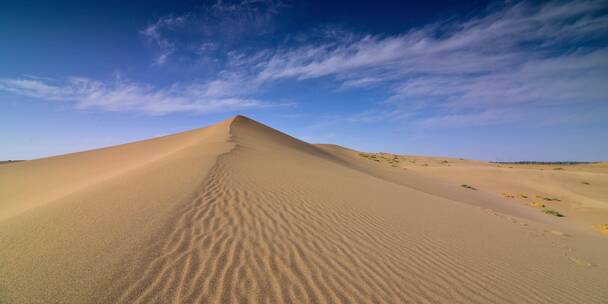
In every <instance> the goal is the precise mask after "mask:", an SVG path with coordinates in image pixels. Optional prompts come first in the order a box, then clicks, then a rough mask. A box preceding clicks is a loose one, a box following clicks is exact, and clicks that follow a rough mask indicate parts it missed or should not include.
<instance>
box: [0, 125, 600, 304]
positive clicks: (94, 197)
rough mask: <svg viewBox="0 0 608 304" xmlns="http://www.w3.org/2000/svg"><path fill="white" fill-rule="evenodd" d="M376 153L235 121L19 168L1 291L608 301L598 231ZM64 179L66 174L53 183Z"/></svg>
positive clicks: (60, 297) (9, 201)
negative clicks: (361, 155)
mask: <svg viewBox="0 0 608 304" xmlns="http://www.w3.org/2000/svg"><path fill="white" fill-rule="evenodd" d="M139 149H141V151H140V150H139ZM121 151H130V152H129V153H132V154H131V155H130V156H124V155H122V153H121ZM150 151H153V152H150ZM112 153H114V154H112ZM125 153H126V152H125ZM118 155H121V156H118ZM120 157H123V158H120ZM119 159H120V161H119ZM365 161H366V160H363V161H361V160H360V159H358V158H357V157H355V156H353V155H351V154H349V152H348V151H346V150H342V149H338V148H335V147H329V146H314V145H310V144H307V143H305V142H302V141H299V140H297V139H295V138H292V137H290V136H287V135H285V134H283V133H280V132H278V131H276V130H273V129H271V128H269V127H266V126H264V125H262V124H259V123H257V122H255V121H252V120H250V119H248V118H245V117H242V116H237V117H235V118H232V119H230V120H227V121H225V122H222V123H220V124H217V125H215V126H212V127H209V128H204V129H199V130H194V131H190V132H186V133H181V134H177V135H172V136H168V137H164V138H159V139H153V140H151V141H145V142H139V143H134V144H129V145H124V146H117V147H112V148H107V149H101V150H95V151H89V152H83V153H77V154H72V155H66V156H61V157H57V158H48V159H42V160H35V161H28V162H24V163H18V164H9V165H4V166H2V167H0V183H2V184H1V185H2V187H3V188H0V195H1V197H0V198H2V200H1V201H0V204H2V205H0V214H1V215H3V216H2V217H1V218H2V220H0V246H1V247H2V248H3V250H2V251H0V272H1V273H2V276H0V302H2V301H4V302H8V303H49V302H63V303H85V302H95V303H236V302H239V303H241V302H243V303H408V302H415V303H437V302H444V303H602V302H603V301H604V300H605V299H606V298H607V297H608V292H607V290H606V288H605V279H604V278H605V277H606V275H607V274H608V272H607V271H606V267H608V259H607V258H606V254H605V253H606V252H608V246H607V242H606V241H605V239H603V238H602V237H601V236H598V235H594V234H590V233H585V232H581V231H579V230H577V229H576V228H575V227H570V226H568V225H567V224H564V223H563V222H559V221H557V220H553V219H547V217H539V216H538V214H536V213H532V212H529V209H526V208H516V207H513V208H505V207H501V205H500V201H498V200H496V199H495V198H493V197H491V196H488V195H485V194H483V193H481V194H479V193H475V194H472V193H470V191H469V192H467V191H468V190H466V189H462V188H460V187H457V186H454V185H452V184H450V183H446V182H443V181H441V180H440V179H437V178H433V177H429V176H424V175H421V174H416V173H414V172H408V171H405V170H400V171H399V170H397V169H393V168H385V167H382V166H370V165H368V164H367V163H365ZM37 162H38V163H37ZM92 164H96V165H94V166H93V168H94V169H90V170H92V171H89V169H87V166H92ZM64 171H65V172H64ZM53 176H60V177H61V178H60V179H57V180H54V181H52V184H47V183H46V182H45V179H51V178H53ZM13 177H17V178H13ZM28 181H29V182H28ZM49 183H51V182H49ZM6 185H9V186H11V185H16V186H15V188H13V187H9V186H6ZM17 186H18V187H17ZM30 187H38V188H37V189H41V190H40V191H27V189H34V188H30ZM27 192H35V193H33V194H29V193H27ZM45 193H52V195H51V194H49V195H47V194H45ZM47 197H48V198H49V199H45V198H47ZM501 208H502V209H501ZM537 213H538V212H537Z"/></svg>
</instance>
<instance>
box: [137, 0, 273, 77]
mask: <svg viewBox="0 0 608 304" xmlns="http://www.w3.org/2000/svg"><path fill="white" fill-rule="evenodd" d="M284 6H285V5H284V4H283V3H282V2H280V1H275V0H238V1H226V0H218V1H216V2H215V3H213V4H211V5H206V6H201V7H200V10H198V11H196V12H189V13H186V14H183V15H178V16H174V15H170V16H165V17H161V18H158V19H157V20H156V21H155V22H154V23H151V24H149V25H147V26H146V27H145V28H143V29H142V30H141V31H140V33H141V35H142V36H144V37H145V38H146V40H148V41H149V42H151V43H152V44H153V45H154V46H155V48H156V51H157V54H156V57H155V59H154V63H155V64H157V65H163V64H165V63H166V62H167V61H168V60H169V59H170V58H171V57H172V56H178V55H179V53H180V52H183V53H189V52H191V53H194V54H196V55H198V56H208V55H210V54H212V55H213V54H214V53H213V52H214V51H218V50H221V49H223V48H230V47H232V46H233V45H234V44H235V43H238V42H240V41H241V40H243V39H248V38H250V37H258V36H262V35H265V34H268V33H271V32H272V31H273V29H274V26H273V25H274V19H275V16H276V15H277V14H278V13H279V10H280V9H281V8H282V7H284ZM176 34H178V35H176ZM184 37H187V39H184ZM215 55H219V54H217V53H216V54H215Z"/></svg>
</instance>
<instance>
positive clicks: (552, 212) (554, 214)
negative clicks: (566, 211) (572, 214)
mask: <svg viewBox="0 0 608 304" xmlns="http://www.w3.org/2000/svg"><path fill="white" fill-rule="evenodd" d="M543 212H544V213H546V214H550V215H553V216H557V217H564V216H565V215H563V214H561V213H559V212H558V211H557V210H554V209H550V208H545V209H543Z"/></svg>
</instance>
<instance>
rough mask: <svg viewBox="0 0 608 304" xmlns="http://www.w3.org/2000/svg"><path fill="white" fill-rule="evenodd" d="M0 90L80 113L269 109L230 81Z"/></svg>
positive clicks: (74, 80) (29, 85)
mask: <svg viewBox="0 0 608 304" xmlns="http://www.w3.org/2000/svg"><path fill="white" fill-rule="evenodd" d="M0 90H2V91H7V92H10V93H13V94H18V95H23V96H30V97H35V98H41V99H46V100H55V101H63V102H70V103H74V105H75V106H76V107H77V108H79V109H100V110H104V111H115V112H119V111H120V112H122V111H133V112H141V113H146V114H149V115H163V114H168V113H175V112H188V113H200V114H205V113H212V112H221V111H231V110H242V109H247V108H255V107H264V106H268V105H269V104H268V103H266V102H263V101H260V100H256V99H252V98H246V97H242V95H241V94H243V93H244V92H245V90H246V89H245V88H243V87H242V86H241V85H240V82H239V81H238V80H236V79H229V78H227V79H217V80H213V81H209V82H204V83H189V84H179V83H176V84H173V85H171V86H170V87H168V88H163V89H157V88H154V87H153V86H150V85H145V84H139V83H134V82H129V81H126V80H124V79H119V78H117V79H115V80H114V81H112V82H109V83H106V82H101V81H97V80H92V79H88V78H84V77H71V78H69V79H67V80H66V81H63V82H59V83H57V82H50V81H45V80H40V79H27V78H23V79H0Z"/></svg>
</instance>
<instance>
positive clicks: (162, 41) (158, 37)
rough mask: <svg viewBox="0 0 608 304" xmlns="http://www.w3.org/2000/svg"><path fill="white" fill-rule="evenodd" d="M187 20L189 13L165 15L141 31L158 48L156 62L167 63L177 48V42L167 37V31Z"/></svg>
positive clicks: (181, 25) (174, 28)
mask: <svg viewBox="0 0 608 304" xmlns="http://www.w3.org/2000/svg"><path fill="white" fill-rule="evenodd" d="M187 20H188V16H187V15H184V16H168V17H163V18H159V19H158V20H157V21H156V22H155V23H152V24H149V25H148V26H146V27H145V28H144V29H142V30H141V31H140V33H141V34H142V35H143V36H144V37H145V38H146V39H147V40H148V41H149V42H151V43H153V44H154V45H155V46H156V47H157V48H158V55H157V57H156V58H155V59H154V63H155V64H158V65H162V64H165V63H166V62H167V59H168V58H169V56H171V55H172V54H173V53H174V52H175V50H176V46H175V43H174V42H172V41H171V40H170V39H169V38H167V37H166V32H167V31H171V30H176V29H178V28H181V27H183V26H184V25H185V24H186V22H187Z"/></svg>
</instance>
